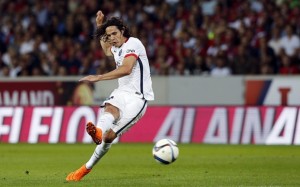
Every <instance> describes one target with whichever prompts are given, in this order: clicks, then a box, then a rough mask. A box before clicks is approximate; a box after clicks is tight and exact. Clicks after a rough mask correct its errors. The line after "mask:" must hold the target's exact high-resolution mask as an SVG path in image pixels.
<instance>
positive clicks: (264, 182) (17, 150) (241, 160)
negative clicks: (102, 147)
mask: <svg viewBox="0 0 300 187" xmlns="http://www.w3.org/2000/svg"><path fill="white" fill-rule="evenodd" d="M152 146H153V144H116V145H113V146H112V148H111V149H110V151H109V152H108V153H107V155H106V156H105V157H104V158H103V159H102V160H101V161H100V162H99V163H98V165H96V166H95V167H94V169H93V171H92V172H91V173H90V174H88V175H87V176H86V177H85V178H84V179H83V180H82V181H80V182H65V178H66V176H67V174H68V173H69V172H71V171H73V170H75V169H77V168H79V167H80V166H81V165H82V164H83V163H85V162H86V161H87V160H88V159H89V157H90V155H91V154H92V152H93V150H94V145H86V144H1V145H0V169H1V173H0V186H1V187H2V186H3V187H5V186H14V187H15V186H34V187H36V186H43V187H47V186H55V187H57V186H110V187H113V186H118V187H119V186H122V187H125V186H128V187H129V186H130V187H134V186H138V187H140V186H143V187H146V186H159V187H163V186H168V187H170V186H172V187H175V186H188V187H193V186H300V177H299V174H300V148H299V147H298V146H258V145H202V144H180V145H179V151H180V153H179V157H178V160H177V161H175V162H174V163H173V164H171V165H161V164H159V163H156V161H155V160H154V159H153V157H152Z"/></svg>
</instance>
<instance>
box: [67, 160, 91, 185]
mask: <svg viewBox="0 0 300 187" xmlns="http://www.w3.org/2000/svg"><path fill="white" fill-rule="evenodd" d="M91 170H92V169H86V167H85V164H84V165H83V166H81V167H80V168H79V169H77V170H76V171H73V172H71V173H70V174H69V175H68V176H67V178H66V181H80V180H81V179H82V178H83V177H84V176H85V175H86V174H88V173H89V172H90V171H91Z"/></svg>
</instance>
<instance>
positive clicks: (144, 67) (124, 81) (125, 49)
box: [111, 37, 154, 100]
mask: <svg viewBox="0 0 300 187" xmlns="http://www.w3.org/2000/svg"><path fill="white" fill-rule="evenodd" d="M111 52H112V54H113V56H114V60H115V62H116V68H118V67H119V66H121V65H122V64H123V60H124V58H126V57H128V56H133V57H135V58H136V64H135V65H134V67H133V69H132V72H131V74H130V75H127V76H124V77H121V78H119V79H118V83H119V86H118V89H120V90H124V91H129V92H132V93H141V94H143V96H144V98H145V99H146V100H154V93H153V89H152V80H151V75H150V67H149V61H148V57H147V53H146V49H145V47H144V45H143V44H142V42H141V41H140V40H139V39H137V38H134V37H130V38H129V39H128V40H127V41H126V42H125V43H124V44H123V45H122V46H121V47H115V46H112V47H111Z"/></svg>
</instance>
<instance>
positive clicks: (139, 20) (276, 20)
mask: <svg viewBox="0 0 300 187" xmlns="http://www.w3.org/2000/svg"><path fill="white" fill-rule="evenodd" d="M98 10H102V11H103V13H104V14H105V15H106V16H107V17H111V16H117V17H121V18H122V19H123V20H124V22H125V23H126V24H127V25H128V26H129V28H130V30H131V33H132V36H134V37H138V38H139V39H140V40H141V41H142V42H143V43H144V45H145V46H146V48H147V53H148V56H149V61H150V66H151V71H152V74H153V75H183V76H186V75H208V76H229V75H286V74H288V75H291V74H299V73H300V53H299V52H300V50H299V49H300V37H299V36H300V1H299V0H144V1H139V0H115V1H112V0H64V1H59V0H15V1H11V0H1V1H0V77H22V76H74V75H88V74H96V73H97V74H101V73H104V72H107V71H110V70H112V69H114V68H115V63H114V61H113V59H110V58H107V57H105V56H104V54H103V52H102V50H101V47H100V45H99V41H96V40H95V38H94V37H93V35H94V31H95V15H96V12H97V11H98Z"/></svg>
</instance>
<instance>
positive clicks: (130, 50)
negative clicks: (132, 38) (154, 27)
mask: <svg viewBox="0 0 300 187" xmlns="http://www.w3.org/2000/svg"><path fill="white" fill-rule="evenodd" d="M134 52H135V50H134V49H127V50H126V53H134Z"/></svg>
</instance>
